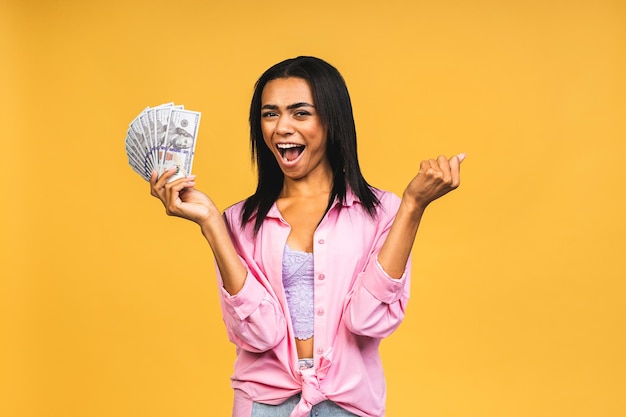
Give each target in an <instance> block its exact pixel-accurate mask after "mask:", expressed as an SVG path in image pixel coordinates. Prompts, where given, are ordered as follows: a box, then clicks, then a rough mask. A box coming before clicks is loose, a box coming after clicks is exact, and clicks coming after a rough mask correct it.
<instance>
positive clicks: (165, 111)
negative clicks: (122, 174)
mask: <svg viewBox="0 0 626 417" xmlns="http://www.w3.org/2000/svg"><path fill="white" fill-rule="evenodd" d="M199 125H200V112H196V111H191V110H185V109H184V106H182V105H174V103H167V104H162V105H160V106H157V107H152V108H151V107H147V108H146V109H144V111H142V112H141V113H140V114H139V115H138V116H137V117H136V118H135V119H134V120H133V121H132V122H131V123H130V126H129V128H128V131H127V133H126V154H127V156H128V163H129V164H130V166H131V167H132V168H133V170H134V171H135V172H137V173H138V174H139V175H141V177H142V178H143V179H145V180H146V181H150V176H151V174H152V171H153V170H156V172H157V175H158V176H159V177H160V176H161V175H162V174H163V173H164V172H165V171H166V170H168V169H170V168H174V169H175V170H176V172H175V174H174V175H172V176H171V177H169V178H168V181H173V180H175V179H178V178H182V177H186V176H188V175H189V174H191V166H192V163H193V155H194V152H195V148H196V138H197V136H198V127H199Z"/></svg>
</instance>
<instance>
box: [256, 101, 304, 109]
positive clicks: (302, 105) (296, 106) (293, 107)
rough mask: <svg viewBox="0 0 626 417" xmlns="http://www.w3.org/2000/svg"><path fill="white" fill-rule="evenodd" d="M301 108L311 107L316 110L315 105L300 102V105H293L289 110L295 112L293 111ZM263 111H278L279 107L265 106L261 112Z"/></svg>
mask: <svg viewBox="0 0 626 417" xmlns="http://www.w3.org/2000/svg"><path fill="white" fill-rule="evenodd" d="M300 107H311V108H315V106H314V105H312V104H311V103H307V102H304V101H302V102H299V103H293V104H290V105H288V106H287V110H293V109H298V108H300ZM263 109H268V110H278V106H277V105H275V104H265V105H263V106H262V107H261V110H263Z"/></svg>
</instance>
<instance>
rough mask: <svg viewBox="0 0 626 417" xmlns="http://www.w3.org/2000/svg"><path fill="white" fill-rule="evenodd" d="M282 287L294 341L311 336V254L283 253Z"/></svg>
mask: <svg viewBox="0 0 626 417" xmlns="http://www.w3.org/2000/svg"><path fill="white" fill-rule="evenodd" d="M283 287H284V288H285V295H286V296H287V306H288V307H289V313H290V315H291V324H292V326H293V332H294V334H295V336H296V339H299V340H306V339H309V338H311V337H312V336H313V320H314V316H313V254H312V253H308V252H302V251H297V250H291V249H290V248H289V246H287V245H285V250H284V252H283Z"/></svg>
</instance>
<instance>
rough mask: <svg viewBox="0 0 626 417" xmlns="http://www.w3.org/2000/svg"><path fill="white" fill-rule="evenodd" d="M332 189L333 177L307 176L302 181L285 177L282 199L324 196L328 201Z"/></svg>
mask: <svg viewBox="0 0 626 417" xmlns="http://www.w3.org/2000/svg"><path fill="white" fill-rule="evenodd" d="M332 189H333V179H332V176H326V175H324V176H320V177H317V178H312V177H311V176H307V177H305V178H300V179H292V178H288V177H285V180H284V183H283V190H282V191H281V193H280V198H289V197H320V196H324V198H325V199H328V196H329V195H330V193H331V192H332Z"/></svg>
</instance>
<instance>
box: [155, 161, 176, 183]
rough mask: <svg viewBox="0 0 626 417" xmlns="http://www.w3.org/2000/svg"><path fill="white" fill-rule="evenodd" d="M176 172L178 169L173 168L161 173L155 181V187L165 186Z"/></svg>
mask: <svg viewBox="0 0 626 417" xmlns="http://www.w3.org/2000/svg"><path fill="white" fill-rule="evenodd" d="M176 172H178V168H177V167H175V166H174V167H171V168H168V169H166V170H165V171H163V173H162V174H161V176H160V177H159V178H158V180H157V186H158V187H159V188H161V187H164V186H165V184H167V182H168V180H169V179H170V178H172V177H173V176H174V175H175V174H176Z"/></svg>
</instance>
